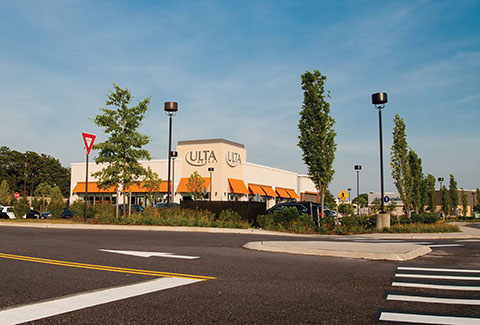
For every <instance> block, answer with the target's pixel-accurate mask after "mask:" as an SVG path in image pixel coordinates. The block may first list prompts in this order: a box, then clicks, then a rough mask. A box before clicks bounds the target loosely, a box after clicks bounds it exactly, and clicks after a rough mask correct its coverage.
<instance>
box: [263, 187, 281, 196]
mask: <svg viewBox="0 0 480 325" xmlns="http://www.w3.org/2000/svg"><path fill="white" fill-rule="evenodd" d="M262 189H263V190H264V191H265V194H267V196H271V197H277V196H278V194H277V193H275V191H274V190H273V188H272V187H271V186H267V185H262Z"/></svg>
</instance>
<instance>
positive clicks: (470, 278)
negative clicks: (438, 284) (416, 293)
mask: <svg viewBox="0 0 480 325" xmlns="http://www.w3.org/2000/svg"><path fill="white" fill-rule="evenodd" d="M395 277H396V278H416V279H439V280H463V281H480V277H478V276H460V275H430V274H406V273H396V274H395Z"/></svg>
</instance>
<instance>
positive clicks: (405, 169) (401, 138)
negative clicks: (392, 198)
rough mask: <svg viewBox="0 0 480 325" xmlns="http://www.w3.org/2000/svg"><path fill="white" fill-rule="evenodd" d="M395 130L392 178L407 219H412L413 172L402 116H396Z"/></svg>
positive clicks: (391, 156)
mask: <svg viewBox="0 0 480 325" xmlns="http://www.w3.org/2000/svg"><path fill="white" fill-rule="evenodd" d="M393 121H394V123H395V126H394V128H393V145H392V149H391V151H390V159H391V160H390V166H391V167H392V178H393V179H394V183H395V186H396V188H397V190H398V194H399V195H400V199H401V200H402V202H403V205H404V207H405V211H406V213H407V217H408V218H410V212H411V197H412V172H411V170H410V164H409V160H408V144H407V136H406V134H405V123H404V122H403V119H402V118H401V117H400V115H398V114H396V115H395V118H394V120H393Z"/></svg>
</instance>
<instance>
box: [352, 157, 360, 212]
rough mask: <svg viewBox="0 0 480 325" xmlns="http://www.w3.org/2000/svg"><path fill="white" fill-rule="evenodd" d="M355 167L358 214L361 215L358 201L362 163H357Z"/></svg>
mask: <svg viewBox="0 0 480 325" xmlns="http://www.w3.org/2000/svg"><path fill="white" fill-rule="evenodd" d="M353 169H355V171H356V172H357V215H360V202H358V200H359V198H358V196H359V195H360V176H359V175H360V170H362V165H355V166H353Z"/></svg>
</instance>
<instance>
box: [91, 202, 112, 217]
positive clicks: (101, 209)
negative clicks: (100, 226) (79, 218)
mask: <svg viewBox="0 0 480 325" xmlns="http://www.w3.org/2000/svg"><path fill="white" fill-rule="evenodd" d="M87 209H88V208H87ZM92 209H93V215H94V217H95V218H96V219H100V220H112V219H115V207H114V206H113V205H112V204H110V203H102V204H95V205H94V206H92ZM87 216H88V211H87Z"/></svg>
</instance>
